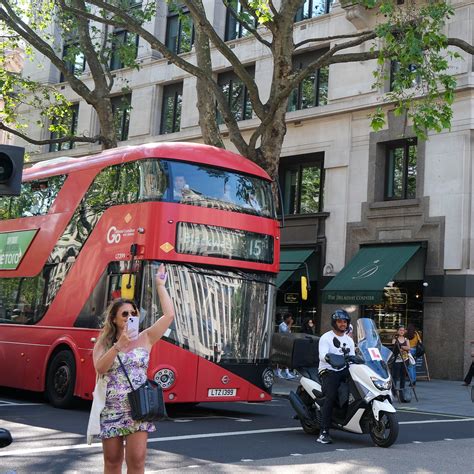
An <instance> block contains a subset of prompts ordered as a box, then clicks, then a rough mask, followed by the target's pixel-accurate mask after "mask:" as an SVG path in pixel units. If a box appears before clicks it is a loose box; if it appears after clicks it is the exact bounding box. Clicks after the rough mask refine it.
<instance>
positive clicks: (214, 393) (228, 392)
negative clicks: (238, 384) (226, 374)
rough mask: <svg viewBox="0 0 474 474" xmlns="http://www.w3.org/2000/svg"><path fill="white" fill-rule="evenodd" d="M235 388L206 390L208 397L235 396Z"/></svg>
mask: <svg viewBox="0 0 474 474" xmlns="http://www.w3.org/2000/svg"><path fill="white" fill-rule="evenodd" d="M236 395H237V389H236V388H210V389H208V390H207V396H208V397H235V396H236Z"/></svg>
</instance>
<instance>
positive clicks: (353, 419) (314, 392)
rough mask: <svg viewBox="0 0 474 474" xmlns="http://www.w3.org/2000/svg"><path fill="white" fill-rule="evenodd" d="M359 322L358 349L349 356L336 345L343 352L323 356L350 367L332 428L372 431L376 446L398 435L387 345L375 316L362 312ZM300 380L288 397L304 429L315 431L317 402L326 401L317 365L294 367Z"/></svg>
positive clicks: (318, 412) (318, 414)
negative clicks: (372, 317) (370, 317)
mask: <svg viewBox="0 0 474 474" xmlns="http://www.w3.org/2000/svg"><path fill="white" fill-rule="evenodd" d="M357 325H358V331H357V334H358V339H359V344H358V352H359V354H360V355H357V356H350V355H348V354H349V348H348V347H345V344H344V346H343V347H340V343H339V340H338V339H337V338H334V345H335V346H336V347H338V345H339V347H340V350H341V355H337V354H328V355H327V356H326V361H327V362H328V363H329V364H330V365H332V366H333V367H334V368H335V369H341V368H344V367H348V368H349V377H348V380H347V382H345V383H342V384H341V386H340V388H339V394H338V402H337V403H336V404H335V406H334V407H333V411H332V420H331V421H332V428H335V429H339V430H344V431H349V432H351V433H358V434H370V436H371V438H372V440H373V441H374V443H375V444H376V445H377V446H381V447H384V448H387V447H389V446H391V445H392V444H393V443H394V442H395V441H396V439H397V436H398V420H397V417H396V411H395V408H394V407H393V405H392V399H391V388H392V380H391V378H390V374H389V370H388V366H387V361H388V359H389V357H390V356H391V351H390V350H389V349H387V348H386V347H384V346H382V344H381V342H380V338H379V336H378V333H377V329H376V327H375V324H374V322H373V321H372V320H371V319H368V318H360V319H359V320H358V321H357ZM296 370H298V372H299V373H300V374H301V376H302V377H301V380H300V385H299V387H298V389H297V391H296V393H295V392H293V391H292V392H291V393H290V402H291V405H292V406H293V408H294V410H295V411H296V414H297V417H298V418H299V420H300V422H301V426H302V427H303V429H304V431H305V432H306V433H309V434H316V433H318V432H319V429H320V424H321V408H322V406H323V404H324V395H323V392H322V384H321V379H320V376H319V374H318V369H317V367H300V368H297V369H296Z"/></svg>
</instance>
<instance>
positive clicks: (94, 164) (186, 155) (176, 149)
mask: <svg viewBox="0 0 474 474" xmlns="http://www.w3.org/2000/svg"><path fill="white" fill-rule="evenodd" d="M140 158H163V159H170V160H182V161H187V162H190V163H199V164H205V165H211V166H216V167H218V168H225V169H229V170H233V171H240V172H242V173H247V174H252V175H255V176H259V177H261V178H264V179H267V180H270V177H269V176H268V174H267V173H266V172H265V171H264V170H263V169H262V168H260V167H259V166H258V165H256V164H255V163H254V162H252V161H250V160H249V159H247V158H244V157H243V156H241V155H238V154H236V153H233V152H231V151H228V150H224V149H222V148H216V147H213V146H209V145H203V144H201V143H186V142H159V143H146V144H144V145H137V146H125V147H120V148H112V149H110V150H105V151H103V152H101V153H98V154H95V155H88V156H83V157H78V158H74V157H59V158H58V159H52V160H51V162H48V161H41V162H38V163H36V164H35V165H33V166H32V167H31V168H27V169H25V170H24V172H23V178H24V180H25V181H30V180H32V179H41V178H46V177H48V176H54V175H58V174H67V173H70V172H73V171H80V170H84V169H88V168H97V169H102V168H104V167H106V166H109V165H113V164H118V163H122V162H123V163H125V162H128V161H134V160H137V159H140Z"/></svg>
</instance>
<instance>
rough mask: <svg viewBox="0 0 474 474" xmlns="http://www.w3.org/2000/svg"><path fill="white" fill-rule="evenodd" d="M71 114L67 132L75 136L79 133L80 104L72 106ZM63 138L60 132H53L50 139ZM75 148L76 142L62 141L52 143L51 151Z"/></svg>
mask: <svg viewBox="0 0 474 474" xmlns="http://www.w3.org/2000/svg"><path fill="white" fill-rule="evenodd" d="M70 111H71V115H70V116H69V120H68V123H67V134H66V135H70V136H74V135H76V133H77V121H78V118H79V104H74V105H72V106H71V107H70ZM56 124H57V120H53V121H52V125H56ZM57 138H61V134H60V133H58V132H51V134H50V139H51V140H55V139H57ZM72 148H74V142H62V143H50V145H49V151H50V152H53V151H60V150H70V149H72Z"/></svg>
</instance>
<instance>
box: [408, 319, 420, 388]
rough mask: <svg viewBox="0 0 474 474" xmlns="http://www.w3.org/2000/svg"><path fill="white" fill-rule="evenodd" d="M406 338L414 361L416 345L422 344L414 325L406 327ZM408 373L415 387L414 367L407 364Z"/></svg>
mask: <svg viewBox="0 0 474 474" xmlns="http://www.w3.org/2000/svg"><path fill="white" fill-rule="evenodd" d="M406 337H407V339H408V342H409V344H410V354H411V355H412V356H413V358H414V359H415V361H416V358H417V357H416V356H417V348H416V346H417V345H418V344H422V343H423V341H422V340H421V336H420V333H419V332H418V331H417V330H416V328H415V325H414V324H409V325H408V326H407V333H406ZM408 373H409V374H410V379H411V382H412V384H413V385H416V365H412V364H408Z"/></svg>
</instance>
